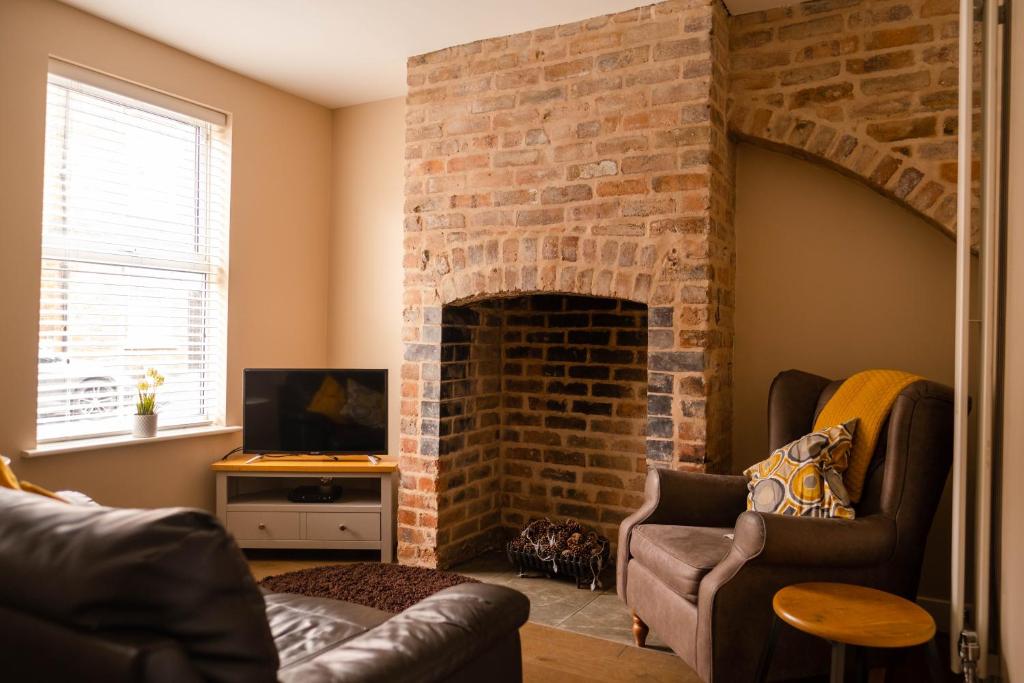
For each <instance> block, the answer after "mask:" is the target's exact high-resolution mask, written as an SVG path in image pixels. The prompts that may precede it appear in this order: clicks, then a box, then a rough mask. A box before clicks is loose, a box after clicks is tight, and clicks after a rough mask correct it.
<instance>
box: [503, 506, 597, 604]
mask: <svg viewBox="0 0 1024 683" xmlns="http://www.w3.org/2000/svg"><path fill="white" fill-rule="evenodd" d="M610 552H611V549H610V546H609V544H608V539H607V538H605V537H604V536H600V535H599V534H598V533H597V532H595V531H590V530H587V529H586V528H585V527H583V525H582V524H580V523H579V522H578V521H576V520H575V519H568V520H566V521H564V522H560V523H558V522H552V521H551V520H550V519H547V518H544V519H538V520H534V521H532V522H530V523H529V524H527V525H526V528H525V529H523V530H522V531H521V532H520V533H519V535H518V536H516V537H515V538H513V539H512V540H511V541H510V542H509V544H508V546H507V547H506V553H507V554H508V561H509V562H511V563H512V566H513V567H515V568H516V571H518V572H519V575H520V576H524V575H526V574H527V573H528V572H541V573H544V574H546V575H548V576H551V577H555V578H558V577H565V578H570V579H573V580H574V581H575V582H576V587H577V588H585V587H586V586H587V585H588V584H589V585H590V590H597V589H598V588H601V587H602V586H601V578H600V577H601V571H602V570H603V569H604V568H605V566H607V564H608V558H609V554H610Z"/></svg>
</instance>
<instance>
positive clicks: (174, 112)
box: [36, 57, 231, 446]
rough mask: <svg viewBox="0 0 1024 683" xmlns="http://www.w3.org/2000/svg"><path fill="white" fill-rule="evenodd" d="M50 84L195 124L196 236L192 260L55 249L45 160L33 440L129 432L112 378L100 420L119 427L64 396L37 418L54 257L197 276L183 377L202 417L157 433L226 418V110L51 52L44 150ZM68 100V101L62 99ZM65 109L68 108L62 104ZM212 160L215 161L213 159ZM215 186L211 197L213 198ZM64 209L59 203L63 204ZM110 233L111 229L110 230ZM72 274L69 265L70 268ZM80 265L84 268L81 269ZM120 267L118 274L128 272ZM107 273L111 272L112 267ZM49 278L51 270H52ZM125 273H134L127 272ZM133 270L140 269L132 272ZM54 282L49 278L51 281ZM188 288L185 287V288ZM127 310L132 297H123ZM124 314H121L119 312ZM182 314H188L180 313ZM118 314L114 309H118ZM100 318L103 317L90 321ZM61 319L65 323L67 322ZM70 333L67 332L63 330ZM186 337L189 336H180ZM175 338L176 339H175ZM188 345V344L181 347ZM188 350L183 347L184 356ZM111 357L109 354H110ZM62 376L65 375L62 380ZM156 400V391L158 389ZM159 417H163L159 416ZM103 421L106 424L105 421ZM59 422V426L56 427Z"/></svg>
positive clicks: (47, 441)
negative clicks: (196, 337)
mask: <svg viewBox="0 0 1024 683" xmlns="http://www.w3.org/2000/svg"><path fill="white" fill-rule="evenodd" d="M51 85H57V86H58V87H63V88H65V90H66V91H67V92H68V94H69V95H70V93H71V92H79V93H82V94H84V95H85V96H89V97H94V98H97V99H100V100H105V101H107V102H109V103H112V104H114V105H117V106H127V107H129V108H132V109H137V110H139V111H141V112H145V113H148V114H152V115H156V116H160V117H164V118H167V119H170V120H178V121H180V122H181V123H184V124H186V125H189V126H195V129H196V140H195V157H196V159H197V162H196V168H197V170H196V182H195V189H194V203H195V206H196V218H195V220H196V222H195V226H196V228H195V229H196V233H195V243H196V245H197V246H196V252H195V258H194V259H181V258H167V259H164V258H159V256H157V257H153V256H145V255H138V254H134V255H133V254H130V253H128V252H127V251H126V252H125V253H116V250H114V249H111V250H107V251H104V250H103V249H102V248H97V249H88V248H86V249H82V248H78V247H81V245H80V244H79V245H76V248H71V249H69V248H63V249H62V248H60V247H59V246H53V245H47V244H46V242H47V230H48V227H47V210H48V209H47V207H46V205H45V202H46V199H47V198H49V197H50V195H49V192H50V190H49V189H48V188H47V183H48V182H49V180H50V173H51V169H50V168H49V161H50V160H49V158H47V162H48V163H47V164H46V165H45V167H44V172H43V178H44V180H43V186H44V187H43V198H44V208H43V217H42V222H41V226H40V240H41V242H40V255H39V265H40V280H39V289H38V290H37V294H38V296H39V316H40V317H39V326H38V329H37V348H38V350H39V352H38V355H37V363H36V373H37V376H36V389H37V392H39V393H38V394H37V398H36V443H37V445H40V446H42V445H47V444H49V445H54V444H59V443H61V442H71V441H74V442H84V441H88V440H89V439H97V440H109V439H110V437H117V436H121V435H126V434H129V433H130V432H131V413H130V412H127V413H126V412H121V410H120V395H121V390H122V389H123V388H129V387H127V386H126V387H121V386H120V385H115V387H114V391H115V392H116V393H117V394H118V396H119V397H118V399H117V400H118V407H117V408H116V409H115V411H114V414H113V415H111V416H110V417H106V418H100V419H101V420H103V421H104V422H108V421H113V420H121V421H122V422H123V426H118V427H117V428H110V429H95V428H93V429H89V425H94V426H95V425H96V423H97V420H96V419H95V418H93V419H90V418H84V419H83V418H81V417H79V418H75V417H74V416H73V414H72V410H71V405H72V404H71V402H70V399H68V401H69V402H68V404H67V406H66V407H65V408H64V409H63V411H64V412H65V417H64V418H63V419H59V420H52V421H44V418H43V414H44V413H43V410H44V408H43V403H42V401H43V398H42V393H41V392H42V382H43V379H44V378H43V375H42V373H41V369H42V363H43V356H48V355H50V354H49V353H48V351H47V352H46V353H44V350H43V344H44V342H45V341H50V340H52V338H53V333H52V332H44V325H47V324H50V323H49V322H47V321H45V320H44V316H45V313H46V311H45V309H46V306H47V305H48V304H47V301H46V297H47V292H46V289H47V286H48V285H47V277H48V274H52V273H53V271H54V270H55V269H54V267H53V266H52V265H48V264H53V263H58V264H60V263H61V262H76V263H80V264H85V267H86V268H89V267H93V268H96V269H97V270H99V269H101V268H111V269H118V268H122V269H126V270H127V269H129V268H130V269H140V270H143V271H146V270H148V271H151V272H154V273H159V272H162V273H165V274H167V273H170V274H171V275H170V277H172V278H173V277H174V275H175V274H176V275H178V276H182V277H183V279H182V281H183V282H185V281H187V279H186V278H187V276H188V275H195V276H197V277H200V278H202V281H203V282H202V287H201V289H199V290H196V291H200V292H201V293H202V295H201V299H202V304H201V306H200V310H201V312H202V313H201V318H202V321H203V322H202V323H201V328H202V330H203V334H204V337H203V342H202V352H201V353H202V361H200V364H201V365H200V367H199V368H198V372H199V374H200V377H201V379H197V380H195V381H194V382H193V383H189V384H187V386H189V387H191V386H192V385H193V384H194V386H195V388H196V390H197V391H198V397H197V398H196V399H195V400H196V406H197V416H200V415H201V418H202V419H191V417H188V418H187V419H186V418H185V417H182V418H181V419H176V418H172V421H171V422H169V423H166V422H165V423H163V424H161V425H160V430H159V431H160V433H166V432H167V431H171V430H178V429H195V428H197V427H198V428H202V427H209V428H216V427H222V426H224V425H225V422H226V420H225V413H226V402H227V381H226V380H227V363H228V358H227V327H228V320H229V316H228V256H229V253H228V252H229V249H228V244H229V238H230V199H231V117H230V115H229V114H227V113H224V112H221V111H218V110H215V109H211V108H209V107H206V106H203V105H200V104H197V103H195V102H192V101H189V100H185V99H182V98H178V97H175V96H173V95H170V94H167V93H165V92H162V91H159V90H155V89H152V88H149V87H146V86H143V85H140V84H138V83H134V82H132V81H127V80H123V79H120V78H117V77H114V76H110V75H108V74H105V73H102V72H99V71H95V70H92V69H89V68H86V67H83V66H80V65H77V64H73V63H71V62H67V61H64V60H61V59H57V58H52V57H51V58H50V60H49V69H48V72H47V89H46V91H47V111H46V125H45V126H44V128H45V131H46V133H45V139H46V146H47V156H48V155H49V152H50V150H49V146H50V140H51V132H50V125H51V121H50V110H49V96H50V90H51ZM66 106H67V105H66ZM67 111H70V109H68V110H67ZM62 145H63V146H62V151H65V153H66V150H67V145H68V143H67V141H62ZM215 164H217V165H216V166H215ZM214 193H217V196H216V197H214ZM67 196H68V193H67V191H61V192H60V197H61V199H62V203H63V205H64V206H66V205H67V204H66V202H67ZM214 205H216V206H217V207H218V208H217V209H216V211H215V213H216V215H215V216H214V215H213V213H214V212H212V210H211V208H210V207H211V206H214ZM62 210H65V209H62ZM112 234H114V235H115V236H116V234H117V233H116V232H115V233H112ZM169 253H171V254H172V255H175V256H177V255H178V253H179V252H176V251H175V250H173V249H171V250H169ZM57 270H60V271H64V270H65V269H64V268H63V267H62V266H58V267H57ZM69 270H70V271H71V272H72V273H73V272H74V269H69ZM80 272H87V270H83V271H80ZM126 274H127V273H125V272H124V271H122V273H120V274H119V275H126ZM112 275H113V274H112ZM51 277H52V275H51ZM128 277H132V276H131V275H128ZM136 277H138V276H136ZM111 282H113V284H111V285H110V286H113V287H115V288H117V287H124V286H128V285H126V284H120V283H118V282H117V277H116V276H115V277H114V280H112V281H111ZM50 286H52V285H50ZM186 291H187V290H186ZM126 306H127V307H128V308H129V310H130V306H131V304H130V303H129V304H126ZM211 314H212V315H213V316H215V318H216V323H215V324H214V325H213V326H211V325H210V324H209V322H208V321H209V319H210V317H211ZM63 315H64V316H65V319H66V316H67V315H68V312H67V310H66V304H65V312H64V314H63ZM124 315H127V314H121V316H124ZM185 315H186V318H187V317H188V315H189V313H188V312H186V314H185ZM119 317H120V316H119ZM93 324H99V325H103V323H93ZM65 325H66V323H65ZM139 328H144V326H143V325H137V326H136V329H139ZM131 330H132V326H131V325H130V324H129V325H125V326H124V336H125V338H126V339H128V338H130V336H131V334H132V332H131ZM67 334H68V333H65V335H66V336H67ZM186 336H187V335H186ZM179 345H180V343H179ZM187 346H188V344H187V343H186V348H187ZM188 353H189V352H187V351H186V355H188ZM111 357H115V356H111ZM126 358H128V357H127V356H122V357H121V359H120V360H119V362H118V363H117V364H109V365H108V366H106V367H104V368H103V369H104V370H105V371H107V372H109V373H110V374H111V375H114V376H116V375H119V374H122V373H120V372H118V371H117V368H119V367H121V368H123V367H126V366H128V365H129V362H126V360H125V359H126ZM64 381H65V382H67V381H68V380H67V379H65V380H64ZM207 391H212V394H213V398H212V400H210V399H207V398H206V392H207ZM128 395H129V396H134V389H133V388H129V392H128ZM158 399H159V394H158ZM132 403H133V399H132V398H129V401H128V405H131V404H132ZM162 422H163V421H162ZM76 424H77V425H81V426H80V427H79V428H72V427H73V426H74V425H76ZM47 426H50V427H51V431H52V433H50V434H42V432H43V430H45V429H46V428H47ZM104 426H107V425H104ZM60 427H64V428H63V429H61V428H60Z"/></svg>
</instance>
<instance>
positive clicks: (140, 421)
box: [132, 414, 157, 439]
mask: <svg viewBox="0 0 1024 683" xmlns="http://www.w3.org/2000/svg"><path fill="white" fill-rule="evenodd" d="M134 417H135V421H134V422H133V423H132V436H134V437H137V438H140V439H149V438H152V437H154V436H156V418H157V416H156V415H155V414H154V415H135V416H134Z"/></svg>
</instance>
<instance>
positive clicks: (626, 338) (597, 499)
mask: <svg viewBox="0 0 1024 683" xmlns="http://www.w3.org/2000/svg"><path fill="white" fill-rule="evenodd" d="M505 312H506V313H505V316H504V325H503V332H502V339H503V342H504V343H503V346H502V389H503V406H504V413H503V427H502V439H501V441H502V461H503V462H502V492H503V495H502V515H501V519H502V523H503V525H504V526H505V527H506V528H509V529H514V528H521V527H522V526H523V525H524V524H525V523H526V522H528V521H529V520H530V519H534V518H537V517H543V516H548V517H551V518H553V519H564V518H566V517H574V518H576V519H579V520H580V521H582V522H583V523H584V524H588V525H590V526H592V527H594V528H596V529H598V531H600V532H601V533H603V534H604V535H606V536H608V537H609V538H612V539H614V538H615V536H616V533H617V529H618V524H619V522H620V521H622V519H623V518H624V517H625V516H626V515H628V514H629V513H630V512H632V511H633V510H634V509H636V507H637V506H638V505H639V503H640V498H641V497H640V492H641V491H642V490H643V484H644V477H645V473H646V471H647V462H646V457H645V453H646V446H645V442H646V434H647V307H646V306H644V305H642V304H636V303H633V302H630V301H620V300H615V299H598V298H593V297H567V296H533V297H517V298H514V299H509V300H507V301H506V302H505Z"/></svg>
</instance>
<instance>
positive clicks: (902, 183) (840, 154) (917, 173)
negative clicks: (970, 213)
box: [729, 106, 956, 238]
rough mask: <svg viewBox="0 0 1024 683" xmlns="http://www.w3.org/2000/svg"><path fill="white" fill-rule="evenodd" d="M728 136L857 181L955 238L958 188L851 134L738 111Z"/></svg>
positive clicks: (779, 115) (776, 113)
mask: <svg viewBox="0 0 1024 683" xmlns="http://www.w3.org/2000/svg"><path fill="white" fill-rule="evenodd" d="M729 126H730V129H729V134H730V137H731V138H732V139H733V140H737V141H741V142H749V143H752V144H756V145H759V146H762V147H766V148H768V149H771V150H774V151H778V152H783V153H785V154H789V155H791V156H795V157H797V158H800V159H804V160H806V161H811V162H814V163H819V164H822V165H824V166H826V167H828V168H831V169H833V170H835V171H838V172H840V173H842V174H843V175H846V176H848V177H851V178H853V179H855V180H858V181H860V182H861V183H863V184H864V185H867V186H868V187H870V188H871V189H873V190H875V191H876V192H878V193H880V194H882V195H883V196H885V197H888V198H889V199H892V200H894V201H896V202H897V203H898V204H900V205H902V206H904V207H905V208H907V209H909V210H910V211H912V212H913V213H914V214H916V215H918V216H920V217H921V218H923V219H924V220H925V221H927V222H929V223H931V224H932V225H934V226H936V227H937V228H939V229H940V230H942V232H943V233H945V234H946V235H947V236H949V237H951V238H955V237H956V185H955V184H951V183H949V182H946V181H944V180H943V179H942V178H941V177H940V176H938V174H936V173H935V172H934V171H929V170H923V169H921V168H918V166H916V165H915V164H914V163H913V162H912V161H911V160H908V159H905V158H902V157H900V156H897V155H893V154H890V153H888V152H886V151H885V150H883V149H879V147H878V146H876V145H874V144H872V143H873V140H868V141H865V140H864V139H863V138H862V136H859V135H857V134H856V133H854V132H844V131H842V130H837V129H836V128H834V127H832V126H829V125H827V124H822V123H820V122H818V123H816V122H815V121H813V120H810V119H806V118H796V117H794V116H793V115H791V114H790V113H789V112H787V111H785V110H781V109H779V110H773V109H770V108H761V109H755V110H753V111H751V110H750V109H747V108H744V107H742V106H740V107H737V108H736V110H735V111H733V112H731V116H730V120H729Z"/></svg>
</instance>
